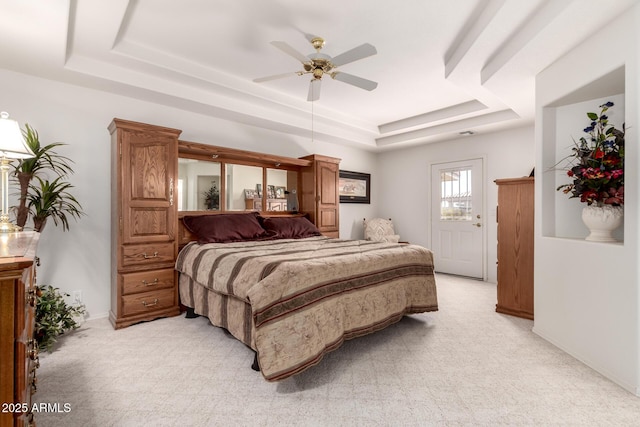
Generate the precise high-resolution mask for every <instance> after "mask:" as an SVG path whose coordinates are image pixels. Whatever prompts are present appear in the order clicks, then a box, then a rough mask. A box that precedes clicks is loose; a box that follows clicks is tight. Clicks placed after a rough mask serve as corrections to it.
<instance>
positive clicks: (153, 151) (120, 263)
mask: <svg viewBox="0 0 640 427" xmlns="http://www.w3.org/2000/svg"><path fill="white" fill-rule="evenodd" d="M109 131H110V132H111V145H112V147H111V149H112V154H111V156H112V158H111V165H112V170H111V181H112V182H111V189H112V190H111V192H112V193H111V250H112V255H111V260H112V261H111V311H110V313H109V319H110V321H111V323H112V324H113V326H114V327H115V328H122V327H125V326H129V325H131V324H133V323H137V322H140V321H143V320H152V319H155V318H158V317H163V316H172V315H177V314H179V312H180V310H179V305H178V291H177V280H176V279H177V275H176V273H175V271H174V269H173V268H174V263H175V259H176V255H177V241H176V230H177V203H176V202H175V200H176V197H177V195H175V194H174V191H175V190H174V189H175V187H176V184H177V183H176V176H177V165H178V136H179V135H180V132H181V131H180V130H177V129H170V128H165V127H160V126H152V125H147V124H143V123H136V122H130V121H125V120H120V119H114V120H113V122H112V123H111V124H110V125H109Z"/></svg>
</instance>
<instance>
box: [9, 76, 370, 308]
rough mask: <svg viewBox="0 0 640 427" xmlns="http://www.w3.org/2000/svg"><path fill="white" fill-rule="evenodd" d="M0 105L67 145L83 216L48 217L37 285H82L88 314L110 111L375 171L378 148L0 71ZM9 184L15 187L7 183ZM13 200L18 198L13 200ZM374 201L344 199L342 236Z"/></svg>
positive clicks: (95, 289) (99, 276) (105, 266)
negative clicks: (63, 220) (57, 221)
mask: <svg viewBox="0 0 640 427" xmlns="http://www.w3.org/2000/svg"><path fill="white" fill-rule="evenodd" d="M0 94H2V96H1V98H0V111H7V112H9V114H10V115H11V117H12V118H13V119H15V120H18V122H19V123H20V124H21V125H22V126H24V124H25V123H29V124H30V125H32V126H33V127H34V128H35V129H36V130H37V131H38V132H39V134H40V138H41V141H42V142H43V143H51V142H55V141H60V142H64V143H66V144H68V146H66V147H62V148H61V149H60V150H58V152H59V153H60V154H63V155H66V156H68V157H70V158H71V159H73V160H74V161H75V165H74V169H75V172H76V173H75V175H73V176H72V177H71V178H70V182H71V183H72V184H73V185H74V186H75V188H74V189H73V192H72V194H73V195H74V196H75V197H76V198H77V199H78V200H79V201H80V202H81V204H82V206H83V208H84V211H85V212H86V214H87V215H86V216H85V217H83V218H82V219H81V220H80V221H79V222H77V223H76V222H74V221H71V224H70V225H71V227H70V228H71V229H70V231H69V232H66V233H64V232H62V229H61V228H60V227H55V226H54V225H53V223H51V224H47V226H46V228H45V230H44V231H43V233H42V236H41V239H40V244H39V248H38V255H39V256H40V258H41V260H42V266H41V267H39V268H38V273H37V274H38V283H39V284H42V285H45V284H51V285H53V286H56V287H59V288H60V289H61V290H63V291H65V292H68V293H71V292H72V291H75V290H81V291H82V293H83V300H84V302H85V304H86V306H87V309H88V311H89V315H90V317H100V316H105V315H107V313H108V311H109V295H110V275H111V273H110V237H109V236H110V191H111V189H110V187H111V181H110V136H109V132H108V130H107V126H108V125H109V123H110V122H111V120H112V119H113V118H114V117H118V118H122V119H126V120H133V121H139V122H143V123H150V124H156V125H162V126H167V127H172V128H177V129H182V130H183V132H182V135H181V136H180V138H181V139H184V140H187V141H194V142H201V143H205V144H212V145H220V146H226V147H233V148H239V149H243V150H250V151H258V152H264V153H271V154H277V155H283V156H289V157H300V156H305V155H308V154H312V153H316V154H322V155H327V156H332V157H338V158H341V159H342V163H341V166H340V167H341V168H342V169H351V170H356V171H360V172H369V173H372V174H373V175H374V176H375V175H376V163H375V154H373V153H369V152H364V151H361V150H358V149H355V148H349V147H340V146H337V145H335V144H331V143H325V142H323V141H322V140H321V139H320V138H321V137H320V136H316V138H315V140H314V142H313V143H312V142H311V141H310V140H306V139H304V138H301V137H293V136H290V135H286V134H281V133H277V132H273V131H268V130H263V129H258V128H254V127H250V126H245V125H241V124H238V123H233V122H228V121H224V120H221V119H216V118H212V117H208V116H204V115H200V114H194V113H192V112H189V111H184V110H180V109H177V108H172V107H170V106H166V105H160V104H153V103H149V102H143V101H139V100H136V99H133V98H127V97H123V96H119V95H113V94H110V93H106V92H100V91H96V90H90V89H86V88H84V87H80V86H74V85H69V84H64V83H59V82H53V81H49V80H44V79H40V78H35V77H31V76H27V75H24V74H19V73H14V72H11V71H7V70H2V69H0ZM12 189H14V188H12ZM11 204H15V200H14V201H13V202H11ZM373 212H374V208H373V205H363V206H355V205H341V209H340V213H341V218H340V235H341V236H342V237H346V238H348V237H351V236H352V235H353V234H354V233H355V232H354V231H353V230H352V228H353V226H354V224H355V223H356V218H361V217H362V216H369V215H371V214H372V213H373Z"/></svg>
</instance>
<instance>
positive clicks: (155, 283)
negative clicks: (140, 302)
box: [142, 277, 158, 286]
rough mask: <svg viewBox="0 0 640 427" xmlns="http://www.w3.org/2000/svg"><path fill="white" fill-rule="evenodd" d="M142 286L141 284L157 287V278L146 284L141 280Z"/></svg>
mask: <svg viewBox="0 0 640 427" xmlns="http://www.w3.org/2000/svg"><path fill="white" fill-rule="evenodd" d="M142 284H143V285H144V286H154V285H157V284H158V278H157V277H156V278H155V279H153V281H152V282H147V281H146V280H143V281H142Z"/></svg>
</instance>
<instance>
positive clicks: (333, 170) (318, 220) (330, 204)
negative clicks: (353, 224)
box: [300, 154, 340, 238]
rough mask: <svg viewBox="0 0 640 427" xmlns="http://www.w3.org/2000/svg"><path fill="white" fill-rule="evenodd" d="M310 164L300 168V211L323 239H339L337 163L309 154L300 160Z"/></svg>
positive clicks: (338, 163)
mask: <svg viewBox="0 0 640 427" xmlns="http://www.w3.org/2000/svg"><path fill="white" fill-rule="evenodd" d="M301 158H302V159H306V160H311V165H310V166H308V167H304V168H302V171H301V174H300V175H301V177H300V179H301V182H300V188H301V190H302V194H301V200H300V211H301V212H303V213H306V214H308V215H309V219H310V220H311V222H313V223H314V224H315V225H316V227H318V230H320V232H321V233H322V234H324V235H325V236H329V237H335V238H337V237H339V233H340V195H339V189H338V184H339V179H340V170H339V168H340V159H337V158H335V157H327V156H321V155H318V154H312V155H310V156H305V157H301Z"/></svg>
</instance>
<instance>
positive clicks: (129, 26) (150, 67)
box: [0, 0, 638, 151]
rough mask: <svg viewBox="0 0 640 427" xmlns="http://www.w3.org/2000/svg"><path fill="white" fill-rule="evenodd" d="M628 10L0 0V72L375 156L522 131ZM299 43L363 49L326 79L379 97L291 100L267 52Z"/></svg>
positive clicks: (287, 60)
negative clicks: (342, 75) (551, 89)
mask: <svg viewBox="0 0 640 427" xmlns="http://www.w3.org/2000/svg"><path fill="white" fill-rule="evenodd" d="M637 1H638V0H607V1H602V0H400V1H394V2H391V1H389V0H323V1H320V2H302V1H300V0H270V1H267V0H233V1H229V0H181V1H179V2H178V1H175V0H109V1H105V0H81V1H80V0H21V1H16V0H0V10H1V13H0V50H1V52H2V54H1V55H0V67H2V68H7V69H11V70H15V71H20V72H24V73H28V74H34V75H37V76H41V77H45V78H49V79H55V80H61V81H66V82H72V83H75V84H80V85H84V86H88V87H95V88H98V89H101V90H109V91H111V92H115V93H121V94H123V95H129V96H135V97H137V98H141V99H146V100H149V101H152V102H159V103H164V104H168V105H176V106H179V108H183V109H187V110H191V111H194V112H198V113H201V114H205V115H210V116H215V117H219V118H223V119H229V120H233V121H237V122H241V123H245V124H249V125H252V126H258V127H263V128H266V129H272V130H278V131H283V132H288V133H293V134H297V135H300V136H304V137H310V136H311V129H312V128H313V132H314V137H315V138H316V139H318V140H326V141H332V142H337V143H342V144H347V145H353V146H357V147H360V148H365V149H368V150H373V151H382V150H387V149H394V148H400V147H405V146H408V145H412V144H424V143H429V142H434V141H443V140H447V139H452V138H456V137H459V133H460V132H463V131H473V132H476V133H485V132H490V131H494V130H498V129H504V128H507V127H516V126H522V125H525V124H531V123H533V118H534V105H535V104H534V95H535V93H534V80H535V75H536V74H537V73H538V72H540V71H541V70H543V69H544V68H545V67H547V66H548V65H549V64H551V63H552V62H553V61H555V60H556V59H557V58H559V57H561V56H562V55H563V54H564V53H566V52H567V51H568V50H570V49H571V48H572V47H573V46H575V45H576V44H577V43H579V42H581V41H583V40H584V39H586V38H587V37H597V31H598V29H599V28H601V27H602V26H604V25H606V24H607V23H608V22H610V21H611V20H612V19H613V18H615V17H616V16H618V15H619V14H621V13H623V12H624V11H625V10H626V9H628V8H629V7H631V6H632V5H634V4H636V3H637ZM305 34H315V35H319V36H322V37H323V38H324V39H325V40H326V45H325V47H324V49H323V50H322V52H323V53H325V54H328V55H330V56H336V55H338V54H340V53H342V52H345V51H347V50H349V49H351V48H354V47H356V46H358V45H360V44H363V43H371V44H372V45H374V46H375V47H376V49H377V52H378V53H377V54H376V55H374V56H371V57H368V58H365V59H362V60H360V61H356V62H352V63H350V64H346V65H344V66H342V67H339V70H340V71H343V72H346V73H350V74H355V75H357V76H360V77H364V78H366V79H369V80H374V81H376V82H378V87H377V88H376V89H375V90H373V91H371V92H368V91H365V90H362V89H359V88H356V87H353V86H351V85H348V84H345V83H343V82H340V81H336V80H332V79H330V78H329V77H327V76H325V77H324V78H323V83H322V91H321V96H320V99H319V100H318V101H315V102H313V103H311V102H308V101H306V97H307V88H308V85H309V81H310V77H309V75H304V76H296V75H295V74H293V72H295V71H298V70H300V69H301V68H302V67H301V64H300V63H299V62H298V61H297V60H295V59H294V58H292V57H291V56H288V55H286V54H285V53H283V52H282V51H280V50H278V49H276V48H275V47H274V46H272V45H271V44H270V42H271V41H274V40H279V41H284V42H287V43H288V44H289V45H291V46H292V47H293V48H295V49H296V50H298V51H300V52H301V53H303V54H305V55H307V54H310V53H312V52H314V49H313V47H312V46H311V44H310V43H309V42H308V41H307V39H306V38H305ZM621 42H624V41H621ZM603 54H605V53H603ZM285 72H292V76H291V77H287V78H284V79H279V80H274V81H269V82H264V83H255V82H253V79H255V78H258V77H265V76H269V75H274V74H280V73H285ZM576 72H579V70H576ZM312 114H313V120H312Z"/></svg>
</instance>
